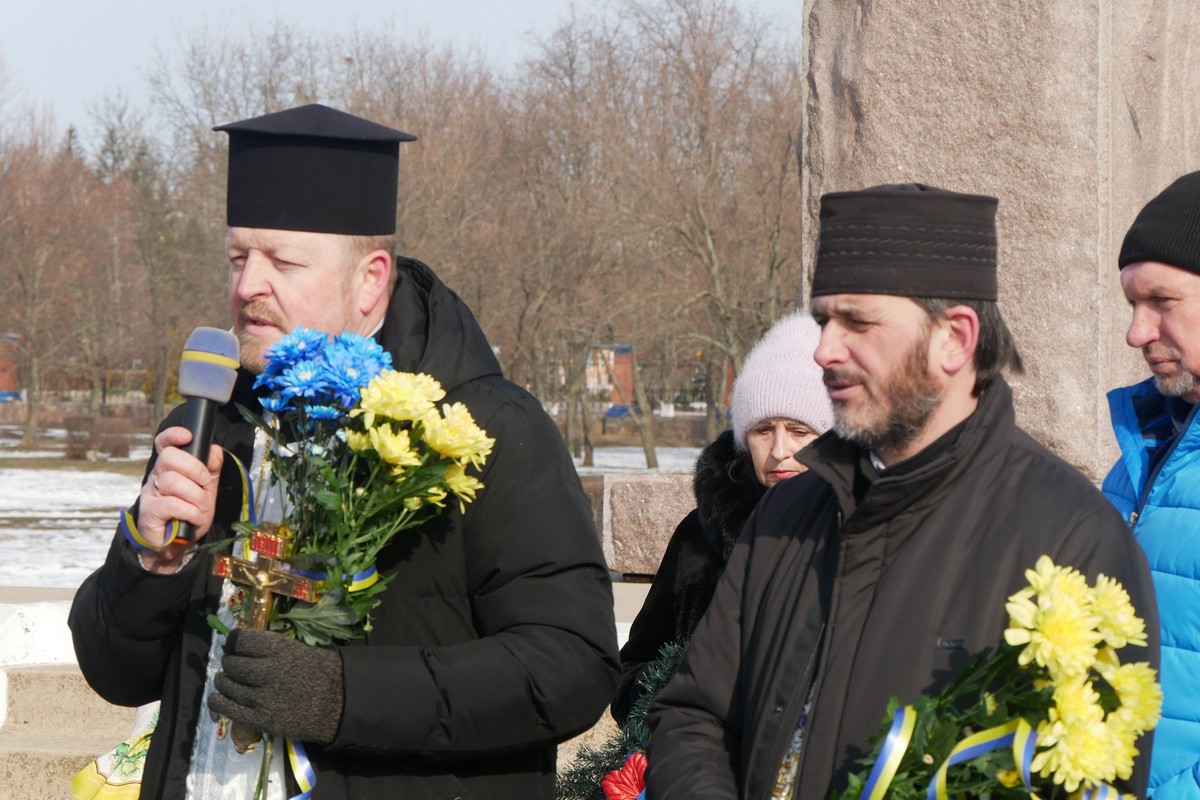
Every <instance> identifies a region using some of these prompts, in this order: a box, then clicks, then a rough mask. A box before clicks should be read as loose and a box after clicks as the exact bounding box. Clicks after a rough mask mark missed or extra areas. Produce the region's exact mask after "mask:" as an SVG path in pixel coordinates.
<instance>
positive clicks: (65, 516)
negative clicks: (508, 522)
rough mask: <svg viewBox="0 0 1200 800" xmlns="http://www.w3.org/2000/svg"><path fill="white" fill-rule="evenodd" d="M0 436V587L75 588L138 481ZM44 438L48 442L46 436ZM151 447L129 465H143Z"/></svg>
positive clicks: (669, 460)
mask: <svg viewBox="0 0 1200 800" xmlns="http://www.w3.org/2000/svg"><path fill="white" fill-rule="evenodd" d="M8 432H9V431H0V586H53V587H65V588H74V587H76V586H78V585H79V584H80V582H81V581H83V579H84V578H85V577H87V576H88V574H90V573H91V572H92V571H93V570H94V569H96V568H97V567H98V566H100V564H101V563H103V561H104V555H105V553H106V552H107V550H108V545H109V542H110V541H111V539H112V536H113V531H114V529H115V525H116V519H117V509H118V508H119V507H120V506H128V505H132V503H133V502H134V501H135V500H136V499H137V494H138V490H139V487H140V484H141V479H140V478H139V477H135V476H133V475H123V474H120V473H118V472H104V471H95V472H91V471H79V470H73V469H69V468H63V469H24V468H19V467H13V466H12V465H11V464H12V462H8V464H7V465H6V460H7V459H11V458H15V457H21V458H45V457H57V456H60V455H61V452H62V451H61V450H57V451H55V450H43V449H42V448H44V447H45V446H46V445H47V443H46V442H39V446H38V450H37V451H36V452H35V451H20V450H18V449H17V448H16V446H15V444H14V443H13V442H12V439H11V438H10V437H8V436H4V435H3V434H5V433H8ZM48 438H49V437H48ZM657 452H658V462H659V468H658V470H656V471H657V472H664V473H665V472H684V473H690V472H691V471H692V467H693V465H694V463H695V460H696V456H697V455H699V453H700V448H698V447H660V448H658V450H657ZM148 453H149V448H148V446H144V447H137V448H135V449H134V450H133V452H132V453H131V455H130V459H129V460H134V461H139V462H140V461H144V460H145V459H146V457H147V455H148ZM594 460H595V466H593V467H588V468H583V467H578V464H579V460H578V459H576V462H575V463H576V466H577V467H578V468H579V472H580V474H586V475H601V474H604V473H605V472H623V473H629V472H645V471H647V470H646V466H645V465H646V459H645V456H644V455H643V453H642V449H641V448H640V447H602V448H597V449H596V451H595V459H594Z"/></svg>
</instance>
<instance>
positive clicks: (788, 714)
mask: <svg viewBox="0 0 1200 800" xmlns="http://www.w3.org/2000/svg"><path fill="white" fill-rule="evenodd" d="M827 624H828V623H825V622H822V623H821V629H820V630H819V631H817V642H816V646H815V647H813V651H812V653H810V654H809V656H808V664H806V665H805V667H804V677H803V678H802V679H801V685H802V686H804V690H803V691H800V692H797V693H796V695H795V696H794V697H793V698H792V700H791V701H790V702H789V703H787V705H785V706H784V707H783V709H782V710H779V709H776V712H777V713H780V714H784V715H785V716H784V723H783V725H782V726H781V733H780V737H779V738H778V739H776V740H775V743H774V745H773V746H772V748H771V752H772V753H774V756H773V758H774V760H773V762H772V763H774V765H775V773H774V775H773V777H771V778H769V779H768V780H767V787H768V788H769V789H770V788H774V786H775V783H776V781H778V779H779V776H778V773H779V768H780V766H782V764H783V760H784V759H785V758H786V757H787V754H788V749H789V748H790V747H791V746H792V741H793V740H794V739H795V738H796V728H798V727H799V726H800V715H801V714H802V713H804V704H805V703H807V702H808V699H809V698H810V697H811V698H813V709H814V710H815V709H816V696H817V685H818V684H819V683H820V676H815V677H811V678H810V676H812V675H813V668H814V667H815V666H816V661H817V655H818V654H819V653H820V652H821V648H822V645H823V644H824V642H825V626H826V625H827ZM805 684H807V685H806V686H805ZM797 700H799V702H798V703H797V702H796V701H797ZM788 720H790V722H788ZM810 721H811V720H810ZM811 732H812V731H811V728H810V727H809V726H808V725H805V729H804V733H803V734H802V736H803V738H802V739H801V740H800V752H798V753H797V754H796V758H797V763H796V777H795V783H794V784H793V787H792V796H793V797H795V796H796V787H797V786H798V785H799V782H800V768H801V767H802V766H803V765H804V752H805V750H806V749H807V744H808V736H809V734H810V733H811Z"/></svg>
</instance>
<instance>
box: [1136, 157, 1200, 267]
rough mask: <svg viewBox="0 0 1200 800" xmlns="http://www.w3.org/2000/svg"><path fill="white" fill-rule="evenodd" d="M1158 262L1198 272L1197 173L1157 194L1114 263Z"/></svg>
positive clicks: (1199, 209)
mask: <svg viewBox="0 0 1200 800" xmlns="http://www.w3.org/2000/svg"><path fill="white" fill-rule="evenodd" d="M1138 261H1157V262H1159V263H1161V264H1167V265H1169V266H1172V267H1178V268H1180V269H1185V270H1187V271H1188V272H1195V273H1200V172H1189V173H1188V174H1187V175H1184V176H1182V177H1180V178H1177V179H1176V180H1175V182H1174V183H1172V184H1171V185H1170V186H1168V187H1167V188H1166V189H1163V190H1162V191H1161V192H1159V194H1158V196H1157V197H1155V198H1154V199H1153V200H1151V201H1150V202H1149V203H1147V204H1146V207H1145V208H1143V209H1142V210H1141V212H1140V213H1139V214H1138V215H1137V219H1135V220H1134V221H1133V225H1132V226H1131V227H1130V228H1129V232H1128V233H1126V234H1125V241H1124V242H1122V243H1121V254H1120V255H1119V256H1118V257H1117V264H1118V266H1119V267H1120V268H1121V269H1124V268H1125V267H1127V266H1129V265H1130V264H1133V263H1135V262H1138Z"/></svg>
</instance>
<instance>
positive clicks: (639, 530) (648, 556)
mask: <svg viewBox="0 0 1200 800" xmlns="http://www.w3.org/2000/svg"><path fill="white" fill-rule="evenodd" d="M602 502H603V505H602V511H601V522H600V534H601V539H602V541H603V544H604V558H605V560H607V561H608V568H609V569H611V570H613V571H614V572H621V573H625V574H627V575H653V574H655V573H656V572H657V571H658V564H659V562H660V561H662V556H663V551H664V550H666V549H667V542H668V541H670V539H671V534H672V533H674V531H675V526H676V525H678V524H679V521H680V520H681V519H683V518H684V517H685V516H686V515H687V514H688V513H689V512H690V511H691V510H692V509H693V508H695V507H696V498H695V496H694V495H693V494H692V478H691V476H690V475H605V476H604V498H603V501H602Z"/></svg>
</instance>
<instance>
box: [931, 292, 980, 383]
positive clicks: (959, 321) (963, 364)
mask: <svg viewBox="0 0 1200 800" xmlns="http://www.w3.org/2000/svg"><path fill="white" fill-rule="evenodd" d="M938 328H939V334H940V335H939V337H938V340H939V346H938V352H937V354H936V355H937V357H938V358H939V359H940V363H941V366H942V369H943V370H944V371H945V372H946V373H947V374H949V375H954V374H957V373H958V372H960V371H961V370H963V369H964V368H967V367H973V366H974V364H975V348H976V347H977V346H978V345H979V315H978V314H976V313H975V309H973V308H971V307H970V306H951V307H950V308H948V309H947V310H946V311H945V312H944V313H943V314H942V316H941V318H940V319H939V320H938Z"/></svg>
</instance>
